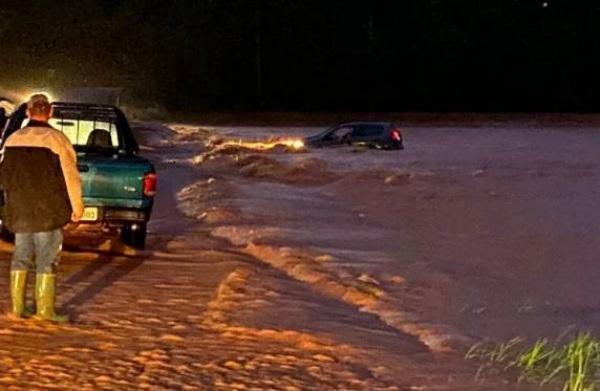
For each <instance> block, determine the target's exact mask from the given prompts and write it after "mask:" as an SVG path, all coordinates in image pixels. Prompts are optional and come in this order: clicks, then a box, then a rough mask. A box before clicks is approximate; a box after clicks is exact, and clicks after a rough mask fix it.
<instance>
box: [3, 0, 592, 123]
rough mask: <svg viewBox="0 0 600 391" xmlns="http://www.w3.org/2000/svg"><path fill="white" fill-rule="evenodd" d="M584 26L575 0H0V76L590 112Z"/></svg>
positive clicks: (139, 97) (175, 106)
mask: <svg viewBox="0 0 600 391" xmlns="http://www.w3.org/2000/svg"><path fill="white" fill-rule="evenodd" d="M599 20H600V2H599V1H590V0H578V1H573V0H571V1H567V0H547V1H530V0H485V1H482V0H404V1H399V0H378V1H358V0H357V1H347V0H326V1H324V0H322V1H316V0H315V1H312V0H245V1H241V0H195V1H191V0H188V1H162V0H122V1H118V0H112V1H111V0H78V1H61V0H36V1H15V0H4V1H2V9H0V39H1V41H0V42H1V48H2V56H1V57H0V70H1V71H0V82H1V83H2V84H3V85H5V86H8V87H19V86H22V85H36V86H42V85H43V86H118V87H123V88H124V89H125V91H126V96H127V97H128V98H129V99H130V100H132V101H137V102H140V101H142V102H148V103H152V104H155V103H157V104H160V105H163V106H164V107H166V108H167V109H169V110H180V111H193V110H207V109H219V110H221V109H225V110H257V109H259V110H261V109H262V110H360V111H367V110H369V111H598V109H599V108H600V99H598V97H597V92H598V90H599V87H600V77H599V76H598V75H599V74H600V50H599V49H600V23H598V21H599Z"/></svg>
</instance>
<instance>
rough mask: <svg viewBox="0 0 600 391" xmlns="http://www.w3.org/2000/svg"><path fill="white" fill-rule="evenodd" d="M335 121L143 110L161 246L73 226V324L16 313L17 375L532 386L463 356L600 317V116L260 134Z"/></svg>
mask: <svg viewBox="0 0 600 391" xmlns="http://www.w3.org/2000/svg"><path fill="white" fill-rule="evenodd" d="M320 129H321V128H318V127H314V126H302V127H214V126H212V127H209V126H202V125H190V124H164V125H163V124H137V125H136V126H135V131H136V133H137V135H138V137H139V138H140V141H141V144H142V145H143V147H142V153H143V154H144V155H146V156H148V157H150V158H151V159H152V160H153V162H154V163H155V165H156V167H157V169H158V175H159V194H158V196H157V203H156V209H155V214H154V216H153V220H152V221H151V224H150V236H149V245H148V249H147V250H146V251H143V252H134V251H131V250H130V249H126V248H123V247H122V246H120V245H119V244H118V242H117V241H116V240H114V239H112V240H110V238H109V240H107V241H104V240H97V241H94V240H91V239H90V240H88V239H86V240H83V241H82V240H81V237H80V238H79V239H78V238H73V239H71V241H70V245H69V246H67V250H68V251H66V252H65V254H63V257H62V267H61V272H60V280H61V281H60V287H59V303H60V304H61V305H62V307H63V308H62V309H63V310H64V311H66V312H67V313H69V314H71V315H72V317H73V318H74V322H73V323H72V324H70V325H67V326H53V325H47V324H43V323H37V322H34V321H20V322H15V321H11V320H9V319H7V318H4V317H3V318H1V319H0V341H1V345H0V351H1V352H2V355H1V356H0V362H1V363H2V366H0V389H14V390H20V389H27V390H33V389H75V388H78V389H82V390H86V389H89V390H96V389H106V390H121V389H122V390H131V389H149V390H155V389H156V390H246V389H247V390H418V389H423V390H428V389H432V390H433V389H435V390H514V389H529V388H528V386H527V385H526V384H518V383H517V382H516V377H515V376H513V374H510V373H506V374H495V375H490V376H488V377H484V378H477V379H476V378H475V374H476V372H477V368H478V367H477V364H476V363H473V362H470V361H465V360H464V359H463V357H464V354H465V352H466V351H467V350H468V349H469V347H470V346H472V345H473V344H474V343H476V342H479V341H482V340H488V339H489V340H492V341H504V340H507V339H511V338H514V337H517V336H519V337H524V338H528V339H529V340H532V341H533V340H534V339H537V338H540V337H549V338H554V337H556V336H558V335H561V334H562V333H565V332H567V331H579V330H590V331H594V330H597V329H598V328H599V326H600V311H599V310H598V309H599V305H600V299H599V297H600V284H599V283H598V281H600V265H599V262H600V259H599V258H598V254H600V240H598V238H599V237H600V224H599V221H600V209H599V208H598V207H597V205H598V204H599V203H600V187H599V184H600V157H599V156H600V155H599V154H598V151H600V132H598V131H597V130H596V129H595V128H594V127H593V126H589V125H586V123H585V122H580V123H577V122H569V123H561V122H553V123H550V124H544V125H541V124H539V123H536V122H535V121H528V120H519V121H516V120H515V121H512V122H511V121H505V122H502V123H489V124H485V123H484V124H477V126H474V125H472V126H461V125H460V123H457V124H453V125H452V126H444V127H441V126H437V127H432V126H431V125H427V123H426V122H424V123H419V124H417V125H415V124H413V126H407V127H403V134H404V139H405V141H404V143H405V150H404V151H375V150H363V149H354V148H351V147H342V148H334V149H319V150H312V151H307V152H305V153H289V152H287V151H286V148H273V149H270V150H262V149H261V150H254V149H251V148H245V147H244V145H245V144H244V142H263V141H268V140H272V139H273V138H274V137H280V138H286V139H290V138H298V137H304V136H307V135H311V134H314V133H316V132H318V131H319V130H320ZM224 141H238V142H239V146H235V145H234V146H233V147H231V148H222V149H219V148H218V147H215V146H218V145H219V144H222V143H223V142H224ZM248 145H252V146H254V145H255V144H248ZM2 248H3V251H4V252H3V253H1V254H0V257H1V259H2V261H3V262H2V263H1V264H0V265H1V267H2V268H3V270H4V271H5V273H4V274H5V275H6V276H7V271H8V267H9V257H10V250H11V248H10V245H9V244H3V246H2ZM0 287H3V288H4V292H5V294H4V295H0V304H1V305H2V306H3V308H8V304H9V301H8V278H6V279H4V281H0ZM534 389H535V388H534ZM549 389H553V387H552V386H549Z"/></svg>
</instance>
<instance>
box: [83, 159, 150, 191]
mask: <svg viewBox="0 0 600 391" xmlns="http://www.w3.org/2000/svg"><path fill="white" fill-rule="evenodd" d="M78 167H79V173H80V175H81V181H82V187H83V196H84V197H85V198H104V199H106V198H110V199H142V198H143V197H144V194H143V178H144V174H145V173H147V172H149V171H151V170H152V166H150V165H149V164H148V162H147V161H146V160H144V159H140V158H136V157H122V156H114V157H113V156H110V157H105V156H86V155H84V156H79V157H78Z"/></svg>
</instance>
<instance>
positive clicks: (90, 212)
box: [81, 208, 98, 221]
mask: <svg viewBox="0 0 600 391" xmlns="http://www.w3.org/2000/svg"><path fill="white" fill-rule="evenodd" d="M96 220H98V208H84V209H83V216H81V221H96Z"/></svg>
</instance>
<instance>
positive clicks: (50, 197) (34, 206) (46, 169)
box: [0, 122, 83, 233]
mask: <svg viewBox="0 0 600 391" xmlns="http://www.w3.org/2000/svg"><path fill="white" fill-rule="evenodd" d="M32 125H33V126H32ZM0 186H1V187H2V189H3V190H4V197H5V200H4V202H5V205H4V210H3V222H4V224H5V225H6V227H7V228H8V229H9V230H10V231H12V232H15V233H26V232H45V231H52V230H54V229H57V228H61V227H63V226H64V225H65V224H67V223H68V222H69V221H70V219H71V212H72V211H73V210H79V211H82V210H83V201H82V199H81V179H80V178H79V172H78V170H77V160H76V155H75V151H74V150H73V146H72V145H71V143H70V142H69V140H68V139H67V138H66V137H65V136H64V135H63V134H62V133H60V132H58V131H56V130H54V129H52V128H51V127H50V126H49V125H47V124H45V123H38V122H34V123H30V126H28V127H26V128H23V129H21V130H19V131H17V132H15V133H13V134H12V135H11V136H10V137H9V138H8V139H7V140H6V143H5V144H4V153H3V158H2V163H0Z"/></svg>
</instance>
